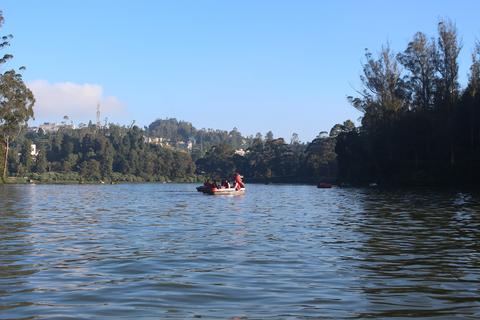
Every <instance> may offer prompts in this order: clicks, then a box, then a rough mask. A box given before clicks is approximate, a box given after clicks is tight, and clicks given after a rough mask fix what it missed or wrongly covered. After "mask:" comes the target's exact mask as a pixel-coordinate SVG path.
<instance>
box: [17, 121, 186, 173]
mask: <svg viewBox="0 0 480 320" xmlns="http://www.w3.org/2000/svg"><path fill="white" fill-rule="evenodd" d="M144 137H145V131H143V130H141V129H139V128H138V127H132V128H127V127H122V126H117V125H113V124H112V125H110V126H109V128H108V129H107V128H102V129H99V128H96V126H90V127H85V128H82V129H75V130H74V129H62V130H59V131H58V132H55V133H35V132H29V133H28V134H23V135H20V136H19V138H18V139H17V140H18V141H19V142H21V141H23V142H22V143H16V144H13V145H12V149H13V150H14V152H12V153H11V156H10V168H9V169H10V172H11V173H13V174H15V175H17V176H23V175H25V174H29V173H35V174H38V175H39V176H38V178H41V179H42V182H46V181H53V182H55V181H57V180H56V179H57V176H51V175H52V174H58V175H59V176H58V177H62V176H65V175H68V174H70V173H74V174H75V176H74V178H75V179H74V181H82V182H95V181H104V182H110V181H123V182H140V181H160V182H167V181H192V180H195V164H194V162H193V161H192V158H191V156H190V154H189V153H187V152H184V151H177V150H173V149H171V148H165V147H161V146H159V145H154V144H148V143H146V142H145V140H144ZM32 143H33V144H35V145H36V146H37V148H38V155H37V156H36V157H35V159H33V158H32V157H31V156H30V145H31V144H32ZM18 154H20V156H15V155H18ZM45 174H49V175H50V176H47V177H45ZM67 177H68V176H67ZM70 178H71V177H68V179H70ZM58 179H59V178H58ZM34 180H35V179H34Z"/></svg>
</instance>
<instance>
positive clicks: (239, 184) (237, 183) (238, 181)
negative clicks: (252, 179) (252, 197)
mask: <svg viewBox="0 0 480 320" xmlns="http://www.w3.org/2000/svg"><path fill="white" fill-rule="evenodd" d="M234 181H235V190H240V189H241V188H245V184H244V183H243V181H242V176H241V175H240V174H239V173H238V172H237V173H235V176H234Z"/></svg>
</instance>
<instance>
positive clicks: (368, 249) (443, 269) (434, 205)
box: [358, 190, 480, 317]
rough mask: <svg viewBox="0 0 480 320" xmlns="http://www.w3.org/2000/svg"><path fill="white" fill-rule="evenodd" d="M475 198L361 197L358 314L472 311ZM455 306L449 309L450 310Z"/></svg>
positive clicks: (427, 194)
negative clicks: (364, 305) (362, 303)
mask: <svg viewBox="0 0 480 320" xmlns="http://www.w3.org/2000/svg"><path fill="white" fill-rule="evenodd" d="M479 201H480V197H479V195H478V194H470V193H468V194H464V193H456V192H448V191H440V192H435V191H431V190H430V191H427V190H423V191H422V190H416V191H414V192H381V191H374V192H371V193H368V194H367V195H365V197H364V198H363V216H362V219H363V223H362V224H361V225H360V227H359V228H358V231H359V232H360V233H361V234H362V235H365V236H367V240H366V241H365V242H364V243H363V246H362V247H361V248H360V249H359V253H360V259H359V263H358V268H359V270H360V272H361V276H360V279H361V289H362V291H363V292H364V294H365V297H366V298H367V299H368V302H369V307H368V313H365V314H362V317H367V316H375V317H391V316H402V317H413V316H436V315H444V316H446V315H448V314H450V315H454V314H458V310H457V308H460V307H461V308H465V309H463V310H462V314H469V313H470V312H474V310H473V309H474V308H478V301H479V299H480V292H479V291H478V289H477V288H478V287H480V272H479V269H478V267H479V266H480V265H479V262H480V254H479V250H478V249H479V244H478V240H479V237H480V217H479V214H478V212H480V210H479V209H480V202H479ZM452 303H455V305H452Z"/></svg>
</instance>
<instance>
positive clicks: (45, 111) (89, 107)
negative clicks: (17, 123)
mask: <svg viewBox="0 0 480 320" xmlns="http://www.w3.org/2000/svg"><path fill="white" fill-rule="evenodd" d="M28 87H29V88H30V90H32V92H33V94H34V96H35V100H36V103H35V106H34V113H35V118H36V119H42V120H44V121H58V120H59V119H62V117H63V116H65V115H67V116H69V117H70V119H71V120H74V121H85V120H94V119H95V118H96V111H97V104H98V103H100V109H101V116H102V121H103V118H105V117H109V118H110V117H111V116H113V117H115V116H118V115H121V114H123V113H124V112H125V107H124V105H123V104H122V103H121V102H120V101H119V100H118V99H117V98H116V97H113V96H106V97H105V96H104V95H103V88H102V86H101V85H98V84H89V83H84V84H78V83H73V82H57V83H50V82H48V81H45V80H35V81H33V82H30V83H28Z"/></svg>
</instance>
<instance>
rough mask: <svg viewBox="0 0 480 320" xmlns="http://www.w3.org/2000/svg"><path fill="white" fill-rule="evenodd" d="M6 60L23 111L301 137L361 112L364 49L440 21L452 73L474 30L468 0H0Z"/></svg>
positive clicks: (396, 44) (43, 117)
mask: <svg viewBox="0 0 480 320" xmlns="http://www.w3.org/2000/svg"><path fill="white" fill-rule="evenodd" d="M0 10H2V11H3V15H4V18H5V22H4V25H3V27H2V28H1V29H0V34H2V35H5V34H13V36H14V38H13V39H12V41H11V46H10V47H9V48H7V49H5V50H3V52H2V54H4V53H11V54H13V55H14V59H13V60H12V62H10V63H9V65H8V66H7V67H9V68H12V67H19V66H26V67H27V69H26V71H24V73H23V74H24V79H25V81H26V82H27V84H28V86H29V87H30V88H31V89H32V91H33V92H34V94H35V97H36V100H37V103H36V105H35V108H34V112H35V121H31V122H30V124H31V125H35V124H39V123H43V122H60V121H62V118H63V116H65V115H67V116H68V117H69V118H70V119H71V120H72V121H73V122H74V123H76V124H78V123H80V122H88V121H89V120H92V121H95V117H96V107H97V103H100V109H101V119H102V122H103V121H105V118H107V121H108V122H114V123H119V124H126V125H129V124H131V123H132V122H133V121H135V124H137V125H139V126H142V127H143V126H148V125H149V124H150V123H151V122H153V121H154V120H156V119H159V118H161V119H165V118H177V119H179V120H185V121H189V122H191V123H192V124H193V125H194V126H195V127H197V128H214V129H222V130H231V129H232V128H233V127H236V128H238V130H239V131H240V132H241V133H242V134H244V135H255V134H256V133H257V132H260V133H262V134H265V133H266V132H267V131H269V130H271V131H272V132H273V133H274V136H275V137H284V138H286V139H287V140H289V138H290V137H291V135H292V133H297V134H298V135H299V137H300V140H301V141H305V142H306V141H310V140H312V139H313V138H315V136H317V135H318V134H319V132H321V131H328V130H329V129H330V128H331V127H332V126H333V125H334V124H335V123H342V122H343V121H345V120H347V119H351V120H353V121H355V122H356V123H359V119H360V117H361V113H359V112H358V111H357V110H355V109H354V108H353V107H352V106H351V105H350V104H349V103H348V101H347V99H346V96H348V95H355V90H357V89H360V88H361V83H360V80H359V76H360V74H361V70H362V61H364V59H363V55H364V50H365V48H368V49H369V50H370V51H372V52H374V53H376V52H378V51H379V50H380V49H381V47H382V45H384V44H385V43H387V42H388V43H389V44H390V46H391V48H392V49H393V50H394V51H397V52H398V51H401V50H403V49H405V47H406V46H407V44H408V42H409V41H410V40H411V39H412V37H413V35H414V34H415V33H416V32H417V31H422V32H424V33H426V34H427V35H429V36H436V28H437V23H438V21H439V20H440V19H450V20H452V21H453V22H454V23H456V26H457V28H458V31H459V35H460V36H461V40H462V44H463V50H462V52H461V55H460V63H461V68H460V74H461V78H460V80H461V82H462V83H463V84H464V83H465V81H466V79H467V74H468V68H469V65H470V54H471V50H472V49H473V46H474V43H475V41H476V39H480V23H479V22H478V21H479V20H478V12H480V1H475V0H472V1H443V0H437V1H429V0H424V1H410V0H407V1H368V0H366V1H354V0H351V1H316V0H315V1H314V0H312V1H307V0H291V1H286V0H270V1H269V0H253V1H250V0H244V1H220V0H218V1H213V0H205V1H203V0H191V1H184V0H175V1H173V0H172V1H159V0H158V1H157V0H151V1H147V0H143V1H142V0H139V1H123V0H110V1H108V0H102V1H99V0H82V1H63V0H48V1H27V0H23V1H22V0H2V1H1V2H0Z"/></svg>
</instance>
